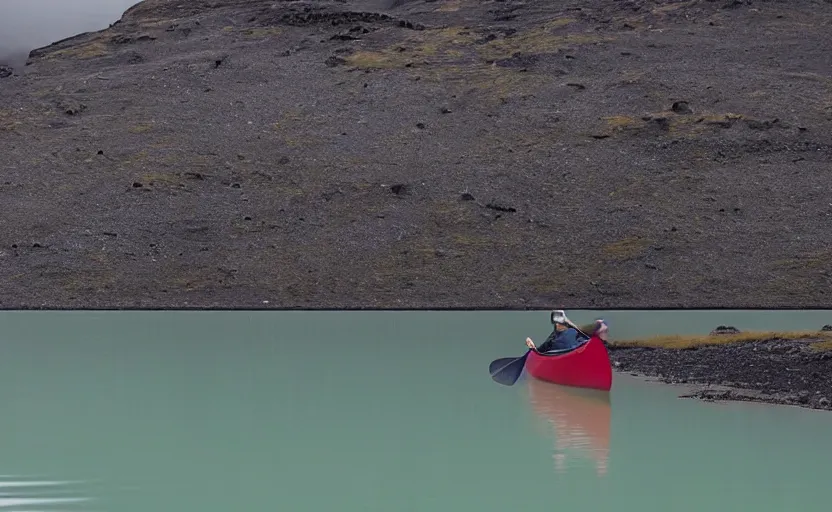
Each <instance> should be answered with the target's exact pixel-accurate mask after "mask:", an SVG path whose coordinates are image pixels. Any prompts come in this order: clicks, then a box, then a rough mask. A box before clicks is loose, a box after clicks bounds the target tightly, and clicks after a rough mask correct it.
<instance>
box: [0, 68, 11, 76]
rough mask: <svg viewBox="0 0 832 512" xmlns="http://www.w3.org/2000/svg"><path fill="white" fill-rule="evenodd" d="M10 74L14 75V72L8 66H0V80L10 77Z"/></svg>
mask: <svg viewBox="0 0 832 512" xmlns="http://www.w3.org/2000/svg"><path fill="white" fill-rule="evenodd" d="M12 73H14V70H12V68H10V67H9V66H0V78H8V77H10V76H12Z"/></svg>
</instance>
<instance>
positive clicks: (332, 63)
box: [324, 55, 347, 68]
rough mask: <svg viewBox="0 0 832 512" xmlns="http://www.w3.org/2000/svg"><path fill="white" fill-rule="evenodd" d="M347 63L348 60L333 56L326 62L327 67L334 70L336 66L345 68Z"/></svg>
mask: <svg viewBox="0 0 832 512" xmlns="http://www.w3.org/2000/svg"><path fill="white" fill-rule="evenodd" d="M346 63H347V60H346V59H344V58H341V57H338V56H336V55H332V56H330V57H329V58H327V59H326V60H325V61H324V64H326V66H327V67H329V68H334V67H336V66H343V65H344V64H346Z"/></svg>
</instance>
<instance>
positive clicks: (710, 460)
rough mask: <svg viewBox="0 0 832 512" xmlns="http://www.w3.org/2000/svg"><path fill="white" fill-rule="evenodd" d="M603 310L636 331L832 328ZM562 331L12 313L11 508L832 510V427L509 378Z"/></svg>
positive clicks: (790, 316) (403, 316)
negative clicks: (507, 360) (521, 360)
mask: <svg viewBox="0 0 832 512" xmlns="http://www.w3.org/2000/svg"><path fill="white" fill-rule="evenodd" d="M569 314H570V317H572V318H573V320H576V321H579V322H584V321H588V320H591V319H592V318H594V317H595V316H596V313H592V312H579V311H575V312H572V311H570V312H569ZM604 316H605V318H608V319H609V321H610V325H611V331H612V334H613V336H617V337H628V336H635V335H642V334H645V333H658V332H679V331H688V332H691V331H693V332H696V331H698V332H707V331H709V330H710V329H711V328H713V327H714V326H716V325H718V324H724V323H729V324H732V325H735V326H737V327H739V328H767V327H769V323H770V325H771V326H774V327H778V328H805V327H807V326H808V327H814V328H817V327H818V326H820V325H822V324H823V323H829V321H830V316H832V314H830V313H829V312H794V313H790V312H777V313H765V312H746V313H737V312H733V313H730V312H692V313H687V314H681V313H669V312H662V313H653V314H643V313H637V312H611V313H607V314H605V315H604ZM548 330H549V325H548V314H547V313H546V312H518V313H490V312H477V313H449V312H443V313H429V312H424V313H415V312H414V313H411V312H396V313H378V312H372V313H355V312H349V313H347V312H344V313H337V312H329V313H312V312H302V313H267V312H258V313H245V312H223V313H208V312H194V313H185V312H176V313H163V312H145V313H140V312H106V313H104V312H102V313H90V312H83V313H81V312H79V313H71V312H63V313H56V312H44V313H35V312H22V313H17V312H4V313H0V406H2V407H1V408H0V511H6V510H9V511H10V510H18V511H24V510H29V511H33V510H39V511H58V510H63V511H69V510H78V511H81V510H84V511H91V510H95V511H100V512H138V511H143V512H144V511H147V510H176V511H200V512H211V511H223V512H226V511H228V510H247V511H260V510H263V511H266V510H268V511H273V510H291V511H321V510H338V511H348V512H349V511H355V512H359V511H360V512H363V511H379V512H381V511H384V512H390V511H424V510H456V511H467V510H476V511H478V512H490V511H494V512H505V511H506V510H556V509H557V510H588V511H589V510H615V511H633V512H649V511H656V512H666V511H680V512H685V511H691V512H693V511H697V512H699V511H703V510H754V511H763V512H765V511H792V510H800V511H814V510H817V511H827V510H830V507H831V506H832V503H830V499H829V495H828V491H827V487H826V484H827V480H828V462H829V460H832V443H829V442H828V433H829V432H832V414H830V413H826V412H819V411H809V410H802V409H796V408H786V407H770V406H763V405H757V404H740V405H737V404H716V405H714V404H705V403H701V402H695V401H688V400H679V399H677V398H676V390H675V389H672V388H669V387H662V386H658V385H654V384H648V383H644V382H641V381H639V380H636V379H634V378H632V377H628V376H619V375H617V376H616V380H615V382H614V387H613V391H612V393H611V394H610V395H609V396H608V397H606V398H607V399H606V400H605V399H603V398H604V397H603V396H600V397H599V396H598V395H597V394H594V393H586V392H577V391H574V390H568V389H567V388H561V387H557V386H553V385H549V384H545V383H542V382H538V381H533V380H528V379H523V380H521V381H520V382H518V384H516V385H515V386H514V387H510V388H508V387H503V386H499V385H497V384H495V383H494V382H492V381H491V380H490V379H489V377H488V374H487V370H486V369H487V366H488V363H489V362H490V361H491V360H492V359H494V358H497V357H505V356H511V355H515V354H516V355H521V354H522V353H523V351H524V346H523V340H524V339H525V337H526V336H527V335H531V336H532V337H533V338H535V339H539V340H542V339H543V338H544V337H545V336H546V334H547V333H548Z"/></svg>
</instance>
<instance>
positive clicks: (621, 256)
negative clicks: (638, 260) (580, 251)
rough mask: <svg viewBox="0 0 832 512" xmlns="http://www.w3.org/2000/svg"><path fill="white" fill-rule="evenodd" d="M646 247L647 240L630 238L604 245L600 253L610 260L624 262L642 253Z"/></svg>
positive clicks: (648, 243) (648, 242)
mask: <svg viewBox="0 0 832 512" xmlns="http://www.w3.org/2000/svg"><path fill="white" fill-rule="evenodd" d="M648 245H650V241H649V240H645V239H643V238H638V237H634V236H631V237H628V238H625V239H623V240H619V241H617V242H612V243H609V244H607V245H605V246H604V247H603V249H602V251H603V252H604V254H606V255H607V256H609V257H610V258H613V259H618V260H626V259H629V258H633V257H635V256H638V255H639V254H641V253H642V252H644V250H645V249H646V248H647V246H648Z"/></svg>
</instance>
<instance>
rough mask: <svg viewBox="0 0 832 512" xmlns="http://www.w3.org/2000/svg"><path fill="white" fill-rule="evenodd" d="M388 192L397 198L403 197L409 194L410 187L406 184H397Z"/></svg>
mask: <svg viewBox="0 0 832 512" xmlns="http://www.w3.org/2000/svg"><path fill="white" fill-rule="evenodd" d="M390 191H391V192H393V193H394V194H396V195H397V196H405V195H409V194H410V187H409V186H408V185H407V184H406V183H397V184H395V185H393V186H391V187H390Z"/></svg>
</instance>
